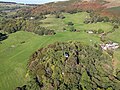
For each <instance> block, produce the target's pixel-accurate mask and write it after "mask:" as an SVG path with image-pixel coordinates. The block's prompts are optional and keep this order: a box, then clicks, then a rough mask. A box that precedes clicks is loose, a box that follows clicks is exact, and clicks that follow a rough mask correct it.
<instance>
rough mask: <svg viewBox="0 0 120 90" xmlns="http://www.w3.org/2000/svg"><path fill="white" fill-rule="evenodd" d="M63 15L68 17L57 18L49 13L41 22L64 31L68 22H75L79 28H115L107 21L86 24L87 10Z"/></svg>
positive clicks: (107, 29)
mask: <svg viewBox="0 0 120 90" xmlns="http://www.w3.org/2000/svg"><path fill="white" fill-rule="evenodd" d="M63 15H64V16H65V17H66V18H65V19H58V18H55V16H54V15H47V18H46V19H45V20H41V21H40V22H43V24H42V25H41V26H43V27H48V28H51V29H54V30H57V31H62V30H63V28H67V29H68V26H67V23H68V22H73V23H74V27H75V28H76V29H77V30H98V29H103V30H104V31H105V32H107V31H110V30H112V28H113V26H112V24H111V23H106V22H98V23H93V24H84V20H85V18H89V14H88V13H86V12H79V13H76V14H69V13H63ZM46 23H47V24H46Z"/></svg>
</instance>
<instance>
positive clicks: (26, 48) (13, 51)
mask: <svg viewBox="0 0 120 90" xmlns="http://www.w3.org/2000/svg"><path fill="white" fill-rule="evenodd" d="M69 40H77V41H82V42H85V43H88V44H90V45H93V43H99V42H100V40H99V37H97V36H95V35H89V34H87V33H85V32H79V33H78V32H60V33H57V34H56V35H54V36H38V35H35V34H33V33H29V32H24V31H19V32H17V33H13V34H10V35H9V38H8V39H6V40H5V41H3V42H2V44H0V64H1V65H0V81H1V82H0V90H13V89H14V88H15V87H17V86H20V85H22V84H24V82H25V81H26V78H25V74H26V65H27V62H28V59H29V57H30V55H31V54H32V53H34V51H36V50H37V49H39V48H41V47H44V46H46V45H48V44H50V43H53V42H56V41H69ZM90 40H92V42H91V41H90ZM22 41H25V43H23V44H21V42H22ZM23 80H24V81H23Z"/></svg>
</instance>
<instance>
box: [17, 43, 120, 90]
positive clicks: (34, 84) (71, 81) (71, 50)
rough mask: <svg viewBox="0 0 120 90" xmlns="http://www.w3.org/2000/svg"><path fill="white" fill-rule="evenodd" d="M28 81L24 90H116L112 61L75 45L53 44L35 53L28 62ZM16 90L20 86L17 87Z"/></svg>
mask: <svg viewBox="0 0 120 90" xmlns="http://www.w3.org/2000/svg"><path fill="white" fill-rule="evenodd" d="M28 70H29V75H30V80H31V81H30V82H29V83H28V84H26V85H25V86H24V87H21V89H22V88H23V89H24V90H32V89H34V90H39V89H42V90H54V89H56V90H83V89H84V90H88V89H89V90H93V89H100V90H104V89H105V90H114V89H115V90H118V89H120V87H119V84H120V82H119V75H117V76H116V77H115V76H114V75H113V67H112V59H111V58H110V56H109V55H107V54H106V53H104V52H101V51H99V50H97V49H95V48H94V47H90V46H87V45H85V44H82V43H79V42H57V43H54V44H50V45H48V46H47V47H45V48H41V49H39V50H38V51H36V52H35V53H34V54H33V55H32V56H31V58H30V60H29V63H28ZM19 88H20V87H19Z"/></svg>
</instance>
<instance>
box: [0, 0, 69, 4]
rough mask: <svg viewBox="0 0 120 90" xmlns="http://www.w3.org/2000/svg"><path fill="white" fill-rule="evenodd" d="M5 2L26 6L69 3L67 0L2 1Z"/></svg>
mask: <svg viewBox="0 0 120 90" xmlns="http://www.w3.org/2000/svg"><path fill="white" fill-rule="evenodd" d="M0 1H3V2H15V3H24V4H44V3H49V2H58V1H67V0H44V1H43V0H0Z"/></svg>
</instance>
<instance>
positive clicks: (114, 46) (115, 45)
mask: <svg viewBox="0 0 120 90" xmlns="http://www.w3.org/2000/svg"><path fill="white" fill-rule="evenodd" d="M100 46H101V48H102V49H103V50H115V49H117V48H119V44H118V43H108V44H100Z"/></svg>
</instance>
